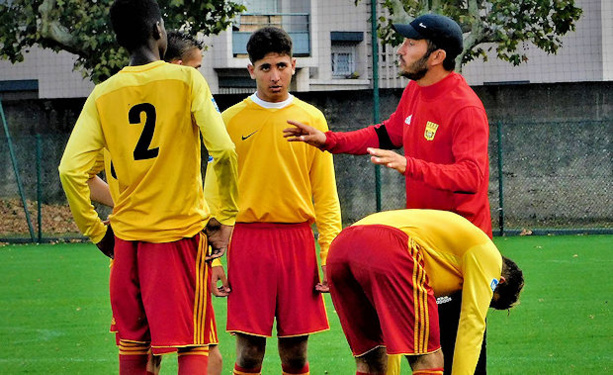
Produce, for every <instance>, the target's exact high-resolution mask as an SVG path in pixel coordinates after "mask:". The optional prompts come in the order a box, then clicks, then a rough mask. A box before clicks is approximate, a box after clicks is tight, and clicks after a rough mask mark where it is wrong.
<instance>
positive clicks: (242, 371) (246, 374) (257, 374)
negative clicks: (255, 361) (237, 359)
mask: <svg viewBox="0 0 613 375" xmlns="http://www.w3.org/2000/svg"><path fill="white" fill-rule="evenodd" d="M261 374H262V366H259V367H257V368H253V369H246V368H242V367H240V366H239V365H237V364H236V363H235V364H234V371H233V372H232V375H261Z"/></svg>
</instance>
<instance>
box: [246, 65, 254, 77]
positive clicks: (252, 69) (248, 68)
mask: <svg viewBox="0 0 613 375" xmlns="http://www.w3.org/2000/svg"><path fill="white" fill-rule="evenodd" d="M247 70H248V71H249V75H250V76H251V79H255V67H254V66H253V64H249V65H247Z"/></svg>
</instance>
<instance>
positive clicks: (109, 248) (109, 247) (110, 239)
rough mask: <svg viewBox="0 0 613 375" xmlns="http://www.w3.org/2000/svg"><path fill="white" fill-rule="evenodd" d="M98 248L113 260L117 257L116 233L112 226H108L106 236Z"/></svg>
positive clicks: (98, 244)
mask: <svg viewBox="0 0 613 375" xmlns="http://www.w3.org/2000/svg"><path fill="white" fill-rule="evenodd" d="M96 246H97V247H98V249H100V251H102V253H103V254H104V255H106V256H107V257H109V258H111V259H113V258H114V257H115V233H114V232H113V228H111V225H110V224H109V225H107V226H106V234H105V235H104V237H103V238H102V240H101V241H100V242H98V243H97V244H96Z"/></svg>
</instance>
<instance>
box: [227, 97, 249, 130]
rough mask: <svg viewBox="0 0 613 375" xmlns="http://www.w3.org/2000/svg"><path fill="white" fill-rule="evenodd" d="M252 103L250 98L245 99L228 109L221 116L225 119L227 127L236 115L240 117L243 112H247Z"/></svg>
mask: <svg viewBox="0 0 613 375" xmlns="http://www.w3.org/2000/svg"><path fill="white" fill-rule="evenodd" d="M250 103H252V102H251V100H250V99H249V98H246V99H243V100H242V101H240V102H238V103H236V104H234V105H233V106H231V107H230V108H228V109H226V110H225V111H223V112H222V114H221V115H222V116H223V119H224V121H225V122H226V125H227V123H228V122H229V121H231V120H232V118H234V117H235V116H236V115H238V114H240V113H241V112H243V111H245V110H247V109H248V108H249V107H250Z"/></svg>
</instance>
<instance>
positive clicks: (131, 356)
mask: <svg viewBox="0 0 613 375" xmlns="http://www.w3.org/2000/svg"><path fill="white" fill-rule="evenodd" d="M148 352H149V343H142V342H131V341H124V340H119V374H120V375H124V374H145V373H146V371H147V357H148V354H147V353H148Z"/></svg>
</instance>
